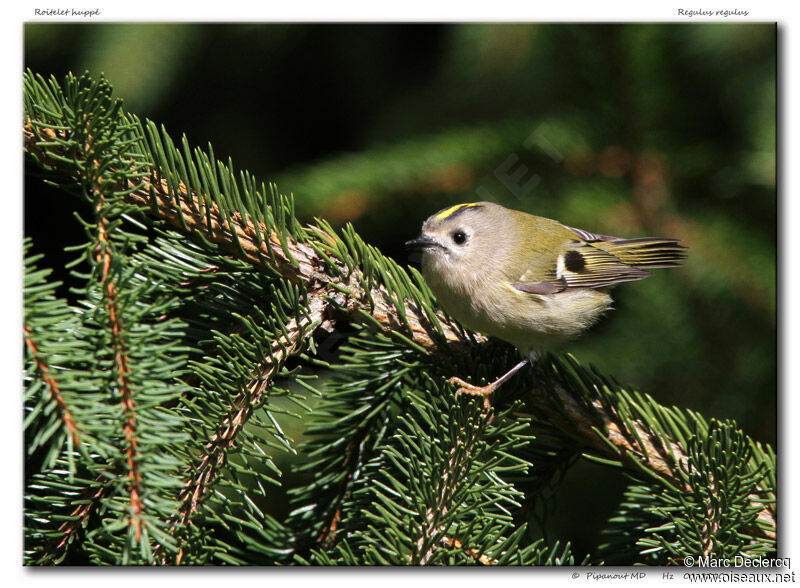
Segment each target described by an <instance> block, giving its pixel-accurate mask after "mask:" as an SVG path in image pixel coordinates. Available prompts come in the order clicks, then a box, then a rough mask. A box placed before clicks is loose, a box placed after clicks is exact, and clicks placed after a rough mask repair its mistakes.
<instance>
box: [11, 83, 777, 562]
mask: <svg viewBox="0 0 800 588" xmlns="http://www.w3.org/2000/svg"><path fill="white" fill-rule="evenodd" d="M25 116H26V119H25V124H26V129H25V130H26V148H27V152H28V155H29V156H30V158H31V159H32V161H34V162H35V163H37V164H38V165H39V166H40V167H41V168H42V169H43V170H44V172H46V174H47V175H48V177H49V180H48V181H51V182H53V183H54V184H55V185H57V186H60V187H62V188H64V189H65V190H66V191H69V192H72V193H76V194H78V195H79V196H80V197H81V198H82V199H83V200H84V201H85V202H88V203H89V205H90V207H89V212H88V213H87V214H86V215H85V216H83V217H81V221H82V223H83V226H84V229H85V231H84V238H83V242H82V243H81V244H80V245H78V246H76V247H75V248H74V249H73V251H74V252H75V253H76V259H75V261H74V263H73V264H71V266H70V278H71V280H72V282H73V283H74V284H76V285H74V286H73V287H72V289H71V292H70V294H71V296H72V298H71V299H70V301H69V302H68V301H66V300H61V299H59V298H57V297H56V295H55V292H56V287H57V284H55V283H50V282H47V278H48V275H49V273H48V270H40V269H37V267H38V266H39V265H40V264H41V262H42V258H41V256H38V255H33V254H31V250H32V249H33V246H31V245H26V260H25V316H24V318H25V342H26V348H27V355H26V372H25V385H26V391H25V417H24V418H25V435H26V449H27V456H28V457H27V462H26V480H25V484H26V504H25V516H26V525H25V541H26V544H25V549H26V551H25V562H26V564H28V565H39V564H45V563H93V564H117V565H119V564H146V563H180V564H191V565H202V564H212V563H217V564H218V563H224V564H233V565H278V564H296V563H299V564H313V565H334V564H339V565H406V564H409V565H422V564H427V565H432V564H444V565H460V564H476V563H477V564H483V565H568V564H574V563H576V561H578V560H581V559H582V558H577V559H576V556H575V555H574V554H573V549H572V547H571V544H570V542H569V541H568V540H566V539H564V538H557V539H556V540H552V541H551V540H548V539H545V538H543V537H540V536H539V535H540V534H541V533H540V531H541V528H540V527H541V525H540V523H541V519H542V516H545V515H546V513H547V510H548V508H549V507H548V503H549V500H550V499H551V498H552V496H553V495H554V494H555V493H557V492H558V481H559V479H560V477H561V474H563V472H565V471H566V470H567V469H568V468H569V467H570V466H571V465H572V464H574V462H575V460H576V459H577V458H578V456H579V455H582V456H584V457H587V458H590V459H594V460H596V461H599V462H601V463H604V464H606V465H609V466H612V467H614V468H617V470H619V469H621V468H624V470H625V471H626V472H627V475H629V476H631V477H632V478H633V480H634V483H633V485H632V486H631V488H630V489H629V492H628V494H627V497H626V501H625V502H624V503H623V505H622V506H621V510H620V515H619V516H617V517H615V518H613V519H612V520H611V521H610V522H609V525H608V528H609V530H610V532H612V534H613V536H615V537H619V538H620V539H619V540H618V541H617V542H616V545H617V546H618V547H619V548H618V549H616V548H615V549H611V548H608V550H607V551H603V550H599V551H598V552H597V553H593V554H591V557H604V558H606V559H607V560H609V561H610V559H611V558H612V556H613V557H617V556H619V557H621V558H622V559H623V560H624V561H623V563H647V562H652V561H655V560H657V561H659V562H662V561H665V559H666V558H669V557H674V556H678V555H680V554H691V555H696V554H697V550H702V551H703V552H713V553H715V554H716V553H719V554H727V553H730V552H732V551H734V550H739V551H745V552H748V553H751V554H764V553H769V552H771V551H772V550H774V541H772V540H771V539H770V537H771V536H774V491H775V485H774V471H775V462H774V455H773V454H772V452H771V450H770V449H769V448H768V447H766V448H764V447H762V446H761V445H759V444H756V443H755V442H753V441H752V440H751V439H750V438H748V437H747V436H745V435H744V433H742V432H741V431H740V430H739V429H738V428H737V427H736V426H735V425H734V424H733V423H730V422H726V423H723V424H719V423H716V421H712V424H711V425H708V424H707V423H706V421H705V420H704V419H703V418H702V417H701V416H699V415H698V414H696V413H693V412H691V411H687V410H680V409H677V408H674V407H673V408H668V407H664V406H661V405H659V404H658V403H656V402H655V401H654V400H653V399H652V398H651V397H649V396H647V395H646V394H641V393H639V392H636V391H632V390H629V389H627V388H625V387H622V386H620V385H619V384H617V383H616V382H614V381H613V380H612V379H611V378H608V377H606V376H604V375H602V374H601V373H599V372H598V371H596V370H592V369H587V368H584V367H583V366H582V365H581V364H580V363H579V362H577V360H575V359H574V358H571V357H565V358H560V357H548V358H545V359H544V360H542V362H540V363H539V365H537V366H536V369H535V370H533V376H534V378H532V379H531V378H528V379H522V378H521V377H520V378H518V379H517V380H516V383H514V384H510V385H508V386H506V387H504V388H503V390H502V391H501V393H500V394H498V397H497V398H495V409H494V410H493V412H491V413H489V414H486V413H484V412H482V411H481V409H480V406H479V403H477V402H475V401H474V400H472V399H464V398H455V397H454V396H453V394H452V390H451V388H450V386H448V385H446V384H445V383H444V382H445V380H446V378H447V377H448V376H449V375H453V374H455V373H457V374H460V375H464V376H470V377H471V378H472V379H473V381H479V380H481V379H489V378H492V377H494V376H496V375H498V374H499V373H502V371H503V369H504V367H506V366H507V365H508V364H509V361H510V360H511V359H512V357H513V356H512V352H511V350H510V349H509V348H508V347H507V346H506V345H503V344H500V343H498V342H493V341H489V342H485V341H483V340H482V339H480V338H479V337H475V336H473V335H469V334H467V333H465V332H463V330H462V329H461V328H460V327H459V326H458V325H455V324H454V323H453V322H452V321H451V320H450V319H449V318H448V317H446V316H445V315H443V314H442V313H440V312H438V311H437V306H436V301H435V299H434V297H433V295H432V294H431V292H430V291H429V290H428V288H427V286H426V285H425V283H424V280H423V279H422V277H421V276H420V274H419V272H417V271H416V270H413V269H411V270H407V269H406V268H404V267H402V266H401V265H399V264H398V263H396V262H395V261H393V260H391V259H389V258H387V257H385V256H384V255H383V254H382V253H381V252H380V251H379V250H378V249H377V248H375V247H373V246H370V245H368V244H367V243H365V242H364V240H363V239H362V238H361V237H360V236H359V234H358V233H357V232H356V231H355V230H354V229H353V228H352V227H351V226H346V227H344V228H343V229H341V230H336V229H335V228H334V227H333V226H331V225H330V224H329V223H327V222H325V221H323V220H319V221H318V222H317V223H316V224H315V225H310V226H303V225H301V223H300V221H299V220H298V217H297V215H296V213H295V205H294V201H293V199H292V198H290V197H286V196H284V195H282V194H280V193H279V192H278V190H277V188H276V187H275V186H274V185H267V184H265V183H263V182H259V181H257V180H256V178H255V177H254V176H253V175H251V174H249V173H248V172H238V171H237V170H235V169H234V166H233V164H232V162H231V161H230V160H228V162H227V163H222V162H220V161H218V160H217V159H216V157H215V155H214V151H213V148H212V147H211V146H210V145H209V147H208V149H207V150H206V151H203V150H200V149H197V148H192V146H191V145H190V143H189V141H188V139H187V138H186V137H185V136H184V137H183V138H182V139H181V141H179V142H174V141H173V140H172V138H171V137H170V136H169V134H168V133H167V132H166V130H165V129H164V128H163V127H158V126H157V125H156V124H155V123H153V122H151V121H141V120H140V119H138V117H136V116H134V115H131V114H128V113H125V112H124V111H123V110H122V108H121V105H120V103H119V102H118V101H114V100H113V99H112V98H111V88H110V86H109V84H108V83H107V82H106V81H105V80H104V79H102V78H100V79H99V80H94V79H92V78H91V77H89V76H88V75H85V76H82V77H81V78H75V77H74V76H71V75H70V76H67V77H66V79H65V81H64V83H63V88H62V86H61V85H60V84H58V83H57V82H56V81H55V80H54V79H51V80H49V81H45V80H44V79H42V78H41V77H40V76H36V75H34V74H32V73H28V74H27V75H26V77H25ZM34 245H35V244H34ZM73 300H74V301H73ZM340 340H342V341H343V344H342V345H341V346H338V344H339V341H340ZM337 346H338V347H337ZM315 378H319V381H315ZM284 381H285V382H289V383H290V385H288V386H287V387H286V388H285V389H284V388H281V387H280V386H278V383H279V382H284ZM532 381H533V382H535V387H534V389H533V391H532V390H531V382H532ZM309 392H310V393H311V397H310V398H309ZM288 406H291V409H287V407H288ZM287 418H295V419H297V421H298V422H299V426H298V427H297V428H296V429H295V430H299V432H300V434H301V435H303V436H304V440H302V442H299V443H298V441H297V440H296V439H294V438H292V435H291V434H290V433H289V432H287V431H288V427H287V426H286V423H287V422H288V421H287ZM286 455H294V456H296V457H297V459H298V461H297V463H296V465H294V466H288V467H287V466H286V465H285V463H284V461H285V456H286ZM287 486H288V488H287ZM287 489H288V493H289V495H290V499H291V512H290V513H288V514H286V515H281V514H279V513H277V512H276V511H275V509H273V508H272V505H273V503H274V501H275V500H276V496H277V495H278V493H279V492H282V491H285V490H287ZM770 517H771V518H770ZM770 534H772V535H770ZM609 545H611V543H609Z"/></svg>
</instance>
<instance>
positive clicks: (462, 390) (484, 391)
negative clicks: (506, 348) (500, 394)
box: [447, 376, 499, 412]
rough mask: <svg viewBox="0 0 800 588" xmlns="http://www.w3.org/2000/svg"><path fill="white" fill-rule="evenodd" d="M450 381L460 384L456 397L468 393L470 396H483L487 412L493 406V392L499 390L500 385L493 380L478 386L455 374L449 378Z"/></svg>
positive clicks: (456, 384)
mask: <svg viewBox="0 0 800 588" xmlns="http://www.w3.org/2000/svg"><path fill="white" fill-rule="evenodd" d="M447 381H448V382H449V383H451V384H453V385H454V386H458V390H456V397H458V395H459V394H467V395H469V396H483V408H484V410H485V411H486V412H489V410H491V408H492V402H491V399H490V396H491V395H492V392H494V391H495V390H497V388H498V387H499V384H498V382H492V383H491V384H488V385H486V386H476V385H475V384H470V383H469V382H465V381H464V380H462V379H461V378H456V377H455V376H453V377H452V378H450V379H449V380H447Z"/></svg>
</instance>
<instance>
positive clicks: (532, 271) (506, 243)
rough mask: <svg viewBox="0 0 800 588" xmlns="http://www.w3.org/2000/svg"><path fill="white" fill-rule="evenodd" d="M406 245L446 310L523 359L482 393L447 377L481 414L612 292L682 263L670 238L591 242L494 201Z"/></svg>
mask: <svg viewBox="0 0 800 588" xmlns="http://www.w3.org/2000/svg"><path fill="white" fill-rule="evenodd" d="M406 245H407V246H409V247H416V248H420V249H422V252H423V253H422V273H423V275H424V277H425V280H426V282H427V283H428V285H429V286H430V288H431V290H433V292H434V294H436V297H437V298H438V300H439V304H440V305H441V306H442V308H444V310H446V311H447V312H448V313H449V314H450V315H451V316H452V317H454V318H455V319H456V320H458V321H459V322H460V323H461V324H463V325H464V326H465V327H467V328H469V329H471V330H473V331H477V332H479V333H483V334H485V335H490V336H493V337H497V338H498V339H502V340H504V341H507V342H508V343H511V344H512V345H514V346H515V347H516V348H517V349H519V351H520V352H521V353H522V354H523V355H524V356H526V358H525V359H524V360H523V361H521V362H520V363H519V364H517V365H516V366H515V367H514V368H512V369H511V370H510V371H509V372H508V373H507V374H505V375H504V376H503V377H501V378H500V379H498V380H497V381H495V382H493V383H492V384H489V385H488V386H483V387H479V386H474V385H472V384H469V383H467V382H464V381H463V380H461V379H459V378H451V380H450V381H451V382H453V383H455V384H458V385H459V386H460V388H459V392H463V393H467V394H473V395H480V396H483V397H484V402H485V404H486V406H487V407H488V406H489V405H488V397H489V394H491V393H492V392H493V391H494V390H496V389H497V387H498V386H499V385H500V384H502V383H503V382H505V381H506V380H507V379H508V378H510V377H511V376H512V375H513V374H514V373H516V372H517V371H519V370H520V369H521V368H522V367H524V365H525V364H526V363H527V362H528V360H529V359H531V358H532V356H533V355H535V353H536V352H537V351H539V350H543V349H549V348H552V347H554V346H556V345H558V344H560V343H562V342H564V341H566V340H568V339H571V338H573V337H575V336H577V335H579V334H580V333H581V332H583V331H585V330H586V329H588V328H589V327H590V326H592V325H593V324H594V323H595V322H596V321H597V320H598V319H599V318H600V316H601V315H603V313H605V312H606V311H608V310H610V308H611V302H612V300H611V296H610V294H609V289H610V288H611V287H612V286H615V285H616V284H619V283H620V282H629V281H631V280H641V279H642V278H646V277H648V276H650V275H651V274H650V272H649V271H648V270H649V269H653V268H662V267H676V266H679V265H681V264H682V263H683V262H684V260H685V259H686V247H684V246H683V245H681V244H680V242H679V241H677V240H675V239H662V238H653V237H643V238H636V239H623V238H619V237H611V236H608V235H597V234H595V233H590V232H589V231H584V230H581V229H575V228H572V227H568V226H566V225H562V224H561V223H559V222H557V221H554V220H551V219H548V218H542V217H539V216H534V215H532V214H527V213H525V212H520V211H517V210H511V209H508V208H505V207H503V206H500V205H499V204H494V203H491V202H473V203H468V204H457V205H455V206H451V207H449V208H446V209H444V210H441V211H439V212H437V213H436V214H434V215H433V216H431V217H430V218H428V219H427V220H426V221H425V222H424V223H423V225H422V234H421V235H420V236H419V237H418V238H416V239H413V240H411V241H408V242H407V243H406Z"/></svg>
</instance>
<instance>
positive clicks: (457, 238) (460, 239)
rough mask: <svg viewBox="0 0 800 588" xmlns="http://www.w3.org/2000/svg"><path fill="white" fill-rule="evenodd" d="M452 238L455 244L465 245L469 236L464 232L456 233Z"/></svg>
mask: <svg viewBox="0 0 800 588" xmlns="http://www.w3.org/2000/svg"><path fill="white" fill-rule="evenodd" d="M450 236H451V237H452V238H453V243H455V244H456V245H463V244H464V243H466V242H467V235H466V233H464V231H454V232H453V234H452V235H450Z"/></svg>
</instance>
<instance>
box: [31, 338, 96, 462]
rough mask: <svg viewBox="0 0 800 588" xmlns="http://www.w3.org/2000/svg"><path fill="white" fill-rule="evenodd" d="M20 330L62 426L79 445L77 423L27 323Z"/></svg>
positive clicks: (74, 442) (76, 445) (74, 443)
mask: <svg viewBox="0 0 800 588" xmlns="http://www.w3.org/2000/svg"><path fill="white" fill-rule="evenodd" d="M22 332H23V333H24V335H25V346H26V347H27V348H28V352H29V353H30V354H31V357H33V359H34V361H35V362H36V368H37V369H38V370H39V373H40V374H41V376H42V381H43V382H44V383H45V385H46V386H47V389H48V392H49V393H50V398H52V399H53V401H54V402H55V403H56V406H58V412H59V414H60V415H61V420H62V421H64V426H65V427H66V429H67V433H68V434H69V436H70V437H71V438H72V444H73V445H74V446H75V447H78V446H79V445H80V433H81V431H80V429H79V428H78V425H77V424H76V423H75V420H74V419H73V417H72V412H70V410H69V407H68V406H67V403H66V401H65V400H64V397H63V396H62V394H61V390H60V389H59V386H58V382H56V380H55V378H54V377H53V375H52V374H51V373H50V367H49V366H48V365H47V363H46V362H45V360H44V358H42V356H41V354H40V353H39V348H38V346H37V345H36V342H35V341H34V340H33V337H32V336H31V331H30V329H29V328H28V325H27V324H23V325H22Z"/></svg>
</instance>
